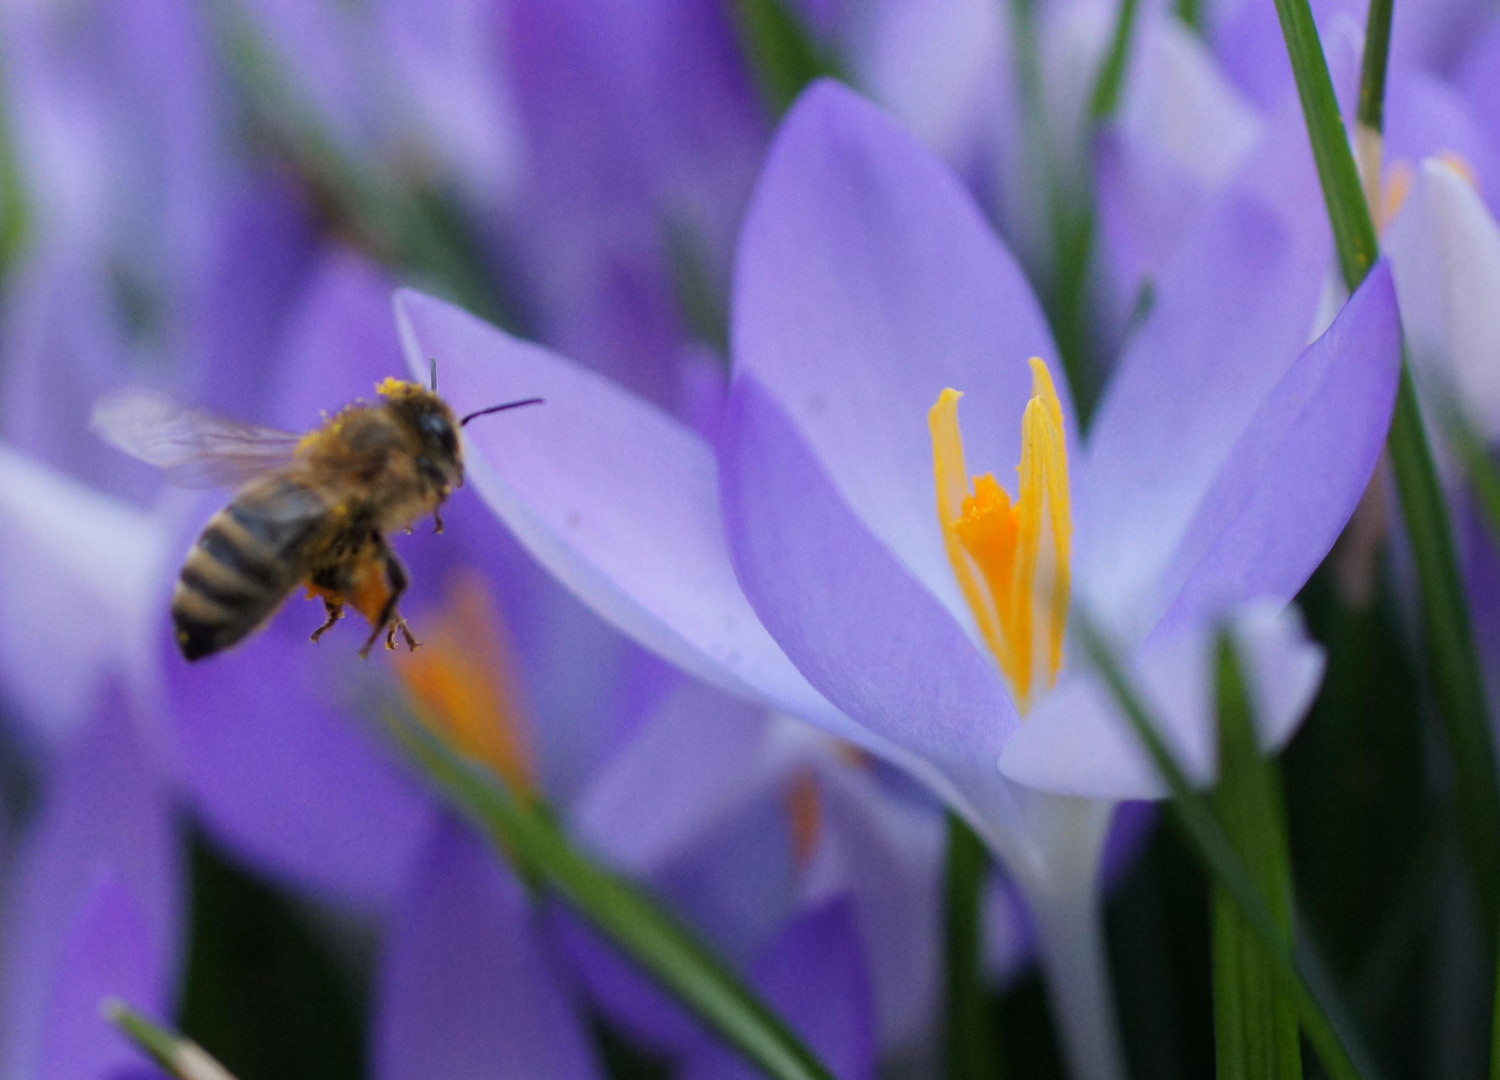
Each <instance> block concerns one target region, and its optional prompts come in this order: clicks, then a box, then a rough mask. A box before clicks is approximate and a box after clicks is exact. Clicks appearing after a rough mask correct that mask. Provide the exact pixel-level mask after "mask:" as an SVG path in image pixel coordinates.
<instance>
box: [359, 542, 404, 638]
mask: <svg viewBox="0 0 1500 1080" xmlns="http://www.w3.org/2000/svg"><path fill="white" fill-rule="evenodd" d="M381 548H382V549H383V553H382V556H381V557H383V558H384V560H385V583H386V587H387V588H388V589H389V590H390V591H389V592H388V593H387V595H386V599H385V603H384V604H383V605H382V606H381V609H380V614H379V616H378V617H377V618H374V619H371V620H370V636H369V637H368V638H366V639H365V643H364V646H363V648H361V649H360V650H359V655H360V656H361V657H362V658H368V657H369V655H370V650H371V649H372V648H374V646H375V641H376V639H377V638H379V637H380V634H381V632H382V631H385V630H390V631H394V630H395V626H394V625H392V624H393V622H394V621H398V620H399V619H400V618H401V617H400V616H399V615H397V614H396V601H398V600H400V599H401V594H402V593H404V592H405V591H406V586H407V584H408V578H407V576H406V567H405V566H403V565H402V563H401V560H400V559H398V558H396V553H395V552H394V551H392V550H391V549H390V548H388V547H385V545H384V544H383V543H382V544H381ZM386 646H387V647H388V648H392V649H394V648H395V647H396V646H395V644H394V643H393V640H392V638H391V635H389V634H387V636H386Z"/></svg>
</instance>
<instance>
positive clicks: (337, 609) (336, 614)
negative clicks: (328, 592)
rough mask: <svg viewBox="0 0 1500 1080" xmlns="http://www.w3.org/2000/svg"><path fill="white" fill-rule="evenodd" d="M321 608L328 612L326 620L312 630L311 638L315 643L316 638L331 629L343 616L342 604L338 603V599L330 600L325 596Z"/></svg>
mask: <svg viewBox="0 0 1500 1080" xmlns="http://www.w3.org/2000/svg"><path fill="white" fill-rule="evenodd" d="M323 609H324V610H325V611H326V612H328V621H327V622H325V623H324V624H323V625H322V626H320V627H318V628H317V629H316V630H314V631H313V632H312V639H313V643H314V644H316V643H317V640H318V639H319V638H320V637H322V636H323V635H324V634H326V633H328V631H329V630H331V629H333V624H334V623H336V622H338V621H339V620H340V619H342V618H343V617H344V605H343V604H341V603H339V601H337V600H330V599H328V598H327V597H326V596H325V597H324V598H323Z"/></svg>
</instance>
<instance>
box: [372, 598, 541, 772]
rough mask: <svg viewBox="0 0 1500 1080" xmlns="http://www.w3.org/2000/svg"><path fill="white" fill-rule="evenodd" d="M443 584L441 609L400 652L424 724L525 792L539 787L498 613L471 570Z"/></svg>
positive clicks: (402, 669) (399, 662) (404, 678)
mask: <svg viewBox="0 0 1500 1080" xmlns="http://www.w3.org/2000/svg"><path fill="white" fill-rule="evenodd" d="M447 591H448V598H447V604H446V606H445V609H444V611H443V612H442V614H440V615H439V616H437V617H436V618H433V617H430V616H429V617H427V618H425V619H424V620H423V626H424V629H425V632H424V634H423V639H424V640H423V642H422V648H420V649H418V650H417V651H415V652H402V653H399V654H397V656H396V657H394V660H395V663H396V666H397V669H398V671H399V672H400V675H401V678H402V681H403V682H404V683H405V684H406V688H407V691H408V693H409V694H410V695H411V698H412V700H413V702H414V703H415V704H416V707H417V711H418V714H419V715H420V717H421V719H422V721H423V723H425V724H427V725H428V727H430V728H431V729H432V730H434V731H436V732H437V733H438V734H439V735H441V736H443V737H444V738H446V739H447V740H448V741H449V742H450V743H451V744H452V745H453V746H454V747H455V748H456V749H457V750H459V751H460V752H461V753H463V754H465V755H467V756H468V757H470V758H473V759H474V760H475V761H477V762H479V763H480V764H482V765H484V766H486V767H488V768H489V769H490V770H491V771H493V772H494V773H495V774H496V775H497V776H499V777H500V779H502V780H503V781H505V783H506V785H507V786H508V787H509V788H510V789H511V790H512V791H513V792H515V793H516V794H517V796H519V797H521V798H529V797H531V796H533V795H534V794H535V793H536V791H537V777H536V767H535V764H534V761H533V756H532V750H531V741H530V738H529V737H528V736H529V731H530V724H529V723H528V722H527V720H526V717H525V715H524V714H523V712H522V710H521V708H520V705H519V702H518V700H517V697H518V695H517V687H518V681H517V679H516V677H515V666H514V664H513V663H512V660H511V650H510V648H509V647H508V643H507V641H506V635H505V633H504V627H503V624H502V622H501V619H500V615H499V612H498V611H497V610H496V609H495V605H494V604H493V603H492V602H491V600H490V597H489V593H488V591H487V589H486V587H485V584H484V582H483V580H482V579H481V578H480V577H479V575H478V574H476V573H473V572H472V571H471V572H468V573H465V574H460V575H455V576H454V579H453V580H452V581H451V582H450V583H449V587H448V590H447Z"/></svg>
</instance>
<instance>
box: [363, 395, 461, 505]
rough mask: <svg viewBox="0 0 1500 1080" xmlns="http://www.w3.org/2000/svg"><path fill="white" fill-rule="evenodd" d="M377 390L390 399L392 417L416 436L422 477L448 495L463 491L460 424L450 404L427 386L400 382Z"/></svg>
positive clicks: (418, 464)
mask: <svg viewBox="0 0 1500 1080" xmlns="http://www.w3.org/2000/svg"><path fill="white" fill-rule="evenodd" d="M375 389H376V390H377V391H378V392H379V394H380V396H381V397H383V398H385V399H386V404H387V407H388V408H389V409H390V410H391V413H392V415H394V416H395V417H396V418H397V420H398V421H399V422H400V423H402V424H404V425H406V427H407V428H408V429H409V430H410V431H411V433H412V434H413V436H415V440H414V441H415V442H416V445H417V447H418V450H417V468H418V469H419V470H420V471H421V473H422V475H423V476H424V477H426V478H427V480H428V481H430V482H431V483H432V485H433V486H434V487H435V488H437V489H438V490H439V491H441V492H442V493H443V494H445V495H446V494H447V492H448V491H449V490H451V489H452V488H456V487H462V486H463V482H464V463H463V450H462V448H461V447H460V445H459V441H458V428H459V423H458V418H457V417H456V416H455V415H454V413H453V410H452V409H451V408H449V406H448V403H447V402H446V401H444V400H443V399H442V398H440V397H438V395H437V394H436V393H435V392H433V391H432V390H429V389H427V388H426V387H425V386H422V385H420V384H418V383H412V382H403V381H401V380H400V379H386V380H385V381H384V382H383V383H381V384H380V385H379V386H377V387H376V388H375Z"/></svg>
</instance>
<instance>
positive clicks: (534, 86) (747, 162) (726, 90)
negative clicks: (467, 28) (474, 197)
mask: <svg viewBox="0 0 1500 1080" xmlns="http://www.w3.org/2000/svg"><path fill="white" fill-rule="evenodd" d="M727 18H728V15H727V13H726V12H725V11H724V10H723V9H722V6H721V5H719V4H717V3H715V2H713V0H687V2H682V0H628V2H623V3H622V2H609V3H604V4H601V3H597V2H593V0H587V2H580V0H513V2H511V3H510V4H509V5H508V11H507V27H506V30H507V42H506V44H507V49H508V52H507V59H508V60H509V62H510V69H511V71H512V72H513V78H514V93H515V99H516V104H517V108H518V112H519V114H520V117H521V124H522V130H523V134H524V137H525V140H526V155H527V166H528V167H527V175H528V177H529V179H530V180H531V186H530V189H529V190H528V191H527V192H526V193H524V194H523V196H522V197H523V200H524V201H525V203H526V205H527V207H528V212H527V213H526V214H525V215H524V217H523V219H522V220H521V221H519V222H518V224H517V233H518V237H517V243H518V244H519V247H520V248H521V250H522V251H523V252H530V253H531V255H530V257H529V258H527V259H526V263H527V266H528V270H529V273H530V275H531V278H532V280H533V282H534V284H535V286H536V287H535V293H536V301H537V303H536V306H537V308H538V309H539V314H540V318H539V319H538V320H537V325H538V328H539V333H540V334H541V336H542V338H543V339H544V340H546V341H548V342H549V343H551V344H553V345H555V346H556V347H557V348H559V349H561V350H562V351H563V352H565V353H566V354H567V355H569V356H571V357H573V358H575V359H577V360H579V361H580V362H582V363H585V364H587V365H589V366H591V367H593V368H595V369H596V370H599V371H603V372H605V373H606V374H608V375H609V376H610V377H612V378H614V379H615V380H617V381H618V382H620V383H621V384H622V385H625V386H628V387H629V388H631V389H632V390H635V391H636V392H638V393H640V394H642V395H643V396H646V397H647V398H648V399H650V400H652V401H654V402H656V403H657V404H663V405H665V404H668V403H670V402H671V401H672V400H673V398H674V396H675V394H674V381H675V380H674V374H675V373H674V372H673V370H672V368H671V360H672V359H673V358H674V357H675V354H676V351H677V349H678V347H680V345H681V343H682V339H683V335H684V332H685V328H684V327H683V324H682V321H681V316H680V311H679V309H678V306H677V304H676V302H675V298H674V293H675V290H674V283H673V280H672V266H671V263H670V260H669V258H668V252H667V246H666V243H665V236H666V234H665V232H664V229H667V228H670V229H674V230H678V231H680V233H681V234H682V235H683V236H685V238H686V240H687V242H688V244H689V245H690V247H691V248H692V249H693V250H694V253H695V254H697V255H699V256H701V261H702V263H703V264H704V267H705V269H706V270H707V271H708V274H709V276H710V279H711V280H712V281H713V282H715V283H716V284H722V282H723V281H724V280H725V279H727V270H726V268H727V266H728V263H729V252H730V251H731V249H732V244H733V239H734V230H735V228H736V225H737V222H738V219H739V215H740V211H741V209H742V207H743V205H744V200H745V198H746V197H747V194H748V192H749V188H750V184H751V181H752V179H753V176H754V169H755V165H756V163H757V161H758V158H759V154H760V148H761V145H762V144H763V142H764V138H765V120H764V118H763V116H762V115H761V111H760V108H759V106H758V102H757V101H756V99H755V97H754V92H753V87H752V86H751V85H750V83H749V79H748V74H747V72H746V71H745V70H744V66H743V63H742V61H741V60H740V54H739V51H738V48H737V46H736V44H735V42H734V39H733V36H732V33H731V30H730V27H729V25H728V22H727ZM580 148H582V149H583V150H584V152H583V153H580Z"/></svg>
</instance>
